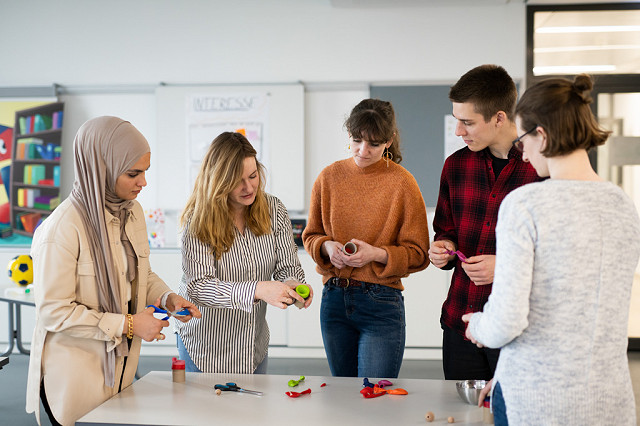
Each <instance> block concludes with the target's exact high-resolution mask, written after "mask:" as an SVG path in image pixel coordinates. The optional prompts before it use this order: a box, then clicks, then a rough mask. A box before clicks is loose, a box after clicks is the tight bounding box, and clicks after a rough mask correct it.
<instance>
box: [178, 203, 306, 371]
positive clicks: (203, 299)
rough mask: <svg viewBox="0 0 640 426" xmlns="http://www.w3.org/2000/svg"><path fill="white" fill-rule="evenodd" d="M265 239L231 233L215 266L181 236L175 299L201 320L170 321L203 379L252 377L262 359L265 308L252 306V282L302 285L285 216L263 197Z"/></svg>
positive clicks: (205, 250) (200, 247)
mask: <svg viewBox="0 0 640 426" xmlns="http://www.w3.org/2000/svg"><path fill="white" fill-rule="evenodd" d="M266 197H267V201H268V204H269V212H270V216H271V233H269V234H266V235H262V236H260V237H257V236H255V235H254V234H253V233H252V232H251V230H250V229H249V228H246V229H245V233H244V235H242V234H241V233H240V232H239V231H238V230H237V229H236V235H235V240H234V242H233V245H232V246H231V249H230V250H229V251H227V252H226V253H223V254H222V256H221V257H220V259H218V260H216V259H215V257H214V256H213V254H212V253H211V250H210V246H209V245H208V244H205V243H203V242H201V241H200V240H198V239H197V238H195V237H193V236H192V235H190V233H189V232H188V227H189V226H188V224H187V226H186V228H185V230H184V232H183V234H182V272H183V275H182V280H181V282H180V291H179V294H180V295H181V296H182V297H184V298H185V299H187V300H190V301H191V302H193V303H195V304H196V305H198V308H199V309H200V311H201V312H202V318H201V319H198V318H193V319H192V320H191V321H189V322H187V323H182V322H179V321H176V323H177V330H178V333H179V334H180V337H181V338H182V341H183V342H184V345H185V347H186V349H187V351H188V352H189V355H190V356H191V359H192V360H193V362H194V363H195V365H196V366H197V367H198V368H199V369H200V370H201V371H203V372H205V373H253V372H254V370H255V369H256V367H257V366H258V365H259V364H260V363H261V362H262V361H263V360H264V358H265V357H266V356H267V350H268V346H269V327H268V326H267V321H266V318H265V315H266V310H267V304H266V303H265V302H264V301H262V300H260V301H254V295H255V291H256V285H257V283H258V281H271V280H276V281H285V280H286V279H287V278H293V279H295V280H296V281H299V282H304V271H303V270H302V266H301V265H300V260H299V259H298V248H297V246H296V244H295V242H294V241H293V231H292V229H291V221H290V220H289V215H288V214H287V210H286V208H285V206H284V204H282V202H281V201H280V200H279V199H278V198H276V197H274V196H272V195H269V194H266Z"/></svg>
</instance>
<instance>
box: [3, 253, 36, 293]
mask: <svg viewBox="0 0 640 426" xmlns="http://www.w3.org/2000/svg"><path fill="white" fill-rule="evenodd" d="M7 272H8V274H9V278H11V280H12V281H13V282H15V283H16V284H18V285H19V286H22V287H26V286H27V285H29V284H31V283H32V282H33V260H32V259H31V256H29V255H28V254H21V255H18V256H16V257H14V258H13V259H11V260H10V261H9V265H7Z"/></svg>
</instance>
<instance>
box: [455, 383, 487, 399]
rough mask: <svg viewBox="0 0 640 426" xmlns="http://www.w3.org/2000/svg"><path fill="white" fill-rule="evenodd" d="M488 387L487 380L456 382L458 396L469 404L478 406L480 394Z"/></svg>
mask: <svg viewBox="0 0 640 426" xmlns="http://www.w3.org/2000/svg"><path fill="white" fill-rule="evenodd" d="M486 385H487V382H486V380H461V381H459V382H456V389H458V395H460V399H462V400H463V401H464V402H466V403H467V404H471V405H478V398H479V397H480V392H481V391H482V389H483V388H484V387H485V386H486Z"/></svg>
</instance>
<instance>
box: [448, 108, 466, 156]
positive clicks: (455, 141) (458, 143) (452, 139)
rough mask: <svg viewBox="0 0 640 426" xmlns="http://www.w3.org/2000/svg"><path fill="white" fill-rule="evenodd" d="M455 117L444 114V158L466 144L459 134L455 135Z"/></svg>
mask: <svg viewBox="0 0 640 426" xmlns="http://www.w3.org/2000/svg"><path fill="white" fill-rule="evenodd" d="M457 121H458V120H456V118H455V117H454V116H453V115H451V114H446V115H445V116H444V159H445V160H446V159H447V157H448V156H450V155H451V154H453V153H454V152H456V151H457V150H459V149H460V148H464V147H465V146H467V145H466V144H465V143H464V141H463V140H462V138H461V137H460V136H456V124H457Z"/></svg>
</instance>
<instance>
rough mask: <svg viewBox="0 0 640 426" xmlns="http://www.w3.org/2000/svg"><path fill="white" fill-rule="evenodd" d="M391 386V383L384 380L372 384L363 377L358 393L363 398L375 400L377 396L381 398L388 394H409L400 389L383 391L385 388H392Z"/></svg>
mask: <svg viewBox="0 0 640 426" xmlns="http://www.w3.org/2000/svg"><path fill="white" fill-rule="evenodd" d="M392 385H393V383H391V382H390V381H389V380H385V379H382V380H380V381H378V383H377V384H373V383H371V382H370V381H369V379H368V378H367V377H365V378H364V379H363V380H362V390H361V391H360V393H361V394H362V396H364V397H365V398H376V397H378V396H382V395H385V394H390V395H408V394H409V392H407V391H406V390H404V389H402V388H395V389H383V388H384V387H385V386H392Z"/></svg>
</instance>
